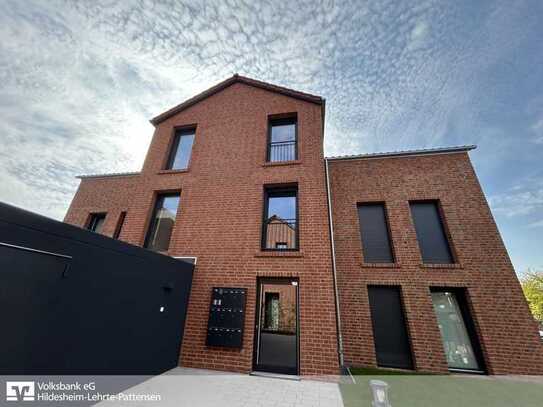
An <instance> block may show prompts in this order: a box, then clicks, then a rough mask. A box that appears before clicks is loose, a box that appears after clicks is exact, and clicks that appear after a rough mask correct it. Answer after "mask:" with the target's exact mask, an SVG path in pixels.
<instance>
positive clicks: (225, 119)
mask: <svg viewBox="0 0 543 407" xmlns="http://www.w3.org/2000/svg"><path fill="white" fill-rule="evenodd" d="M284 113H296V114H297V118H298V158H299V159H298V160H297V161H295V162H291V163H290V164H288V165H285V164H284V163H280V164H275V165H274V164H269V163H266V146H267V134H268V116H270V115H277V114H284ZM321 115H322V111H321V105H319V104H317V103H310V102H306V101H302V100H298V99H295V98H292V97H289V96H286V95H282V94H278V93H275V92H270V91H268V90H264V89H261V88H257V87H253V86H248V85H246V84H243V83H234V84H232V85H231V86H229V87H227V88H225V89H224V90H222V91H221V92H218V93H215V94H214V95H212V96H210V97H208V98H206V99H204V100H202V101H200V102H199V103H197V104H194V105H192V106H190V107H189V108H187V109H185V110H183V111H181V112H180V113H178V114H176V115H174V116H172V117H170V118H168V119H167V120H165V121H163V122H161V123H160V124H158V125H157V127H156V131H155V134H154V136H153V139H152V142H151V145H150V147H149V151H148V154H147V157H146V159H145V163H144V165H143V169H142V171H141V174H139V175H132V176H124V177H122V176H121V177H105V178H86V179H83V180H82V182H81V185H80V187H79V190H78V192H77V194H76V196H75V198H74V200H73V202H72V205H71V206H70V209H69V210H68V214H67V215H66V219H65V221H66V222H69V223H72V224H75V225H79V226H83V225H84V224H85V222H86V220H87V218H88V216H89V213H90V212H107V214H108V215H107V217H106V223H105V226H104V233H105V234H107V235H110V236H111V235H112V234H113V231H114V229H115V226H116V222H117V219H118V216H119V214H120V212H121V211H123V210H124V211H127V215H126V219H125V224H124V227H123V229H122V231H121V235H120V238H121V239H122V240H124V241H127V242H129V243H133V244H135V245H142V244H143V243H144V239H145V233H146V230H147V227H148V223H149V218H150V216H151V212H152V208H153V203H154V198H155V196H156V193H157V192H162V191H181V201H180V206H179V210H178V213H177V218H176V222H175V227H174V231H173V235H172V238H171V241H170V248H169V250H168V252H167V254H168V255H171V256H195V257H197V258H198V262H197V266H196V269H195V275H194V280H193V288H192V292H191V298H190V305H189V310H188V315H187V322H186V327H185V334H184V340H183V344H182V348H181V363H182V365H183V366H190V367H201V368H210V369H219V370H232V371H241V372H248V371H250V370H251V367H252V358H253V334H254V326H255V324H254V318H255V308H256V302H255V299H256V283H257V277H261V276H269V277H297V278H299V290H300V373H301V374H304V375H305V374H335V373H337V372H338V369H339V366H338V356H337V329H336V314H335V306H334V288H333V275H332V265H331V258H330V236H329V228H328V209H327V195H326V184H325V182H324V160H323V147H322V146H323V129H322V116H321ZM193 124H196V126H197V127H196V136H195V139H194V145H193V149H192V157H191V161H190V165H189V168H188V170H187V171H163V170H162V169H163V168H164V166H165V162H166V159H167V157H168V151H169V148H170V144H171V141H172V137H173V129H174V128H175V127H177V126H185V125H193ZM282 184H297V187H298V206H299V228H300V232H299V240H300V250H299V251H298V252H294V251H293V252H266V251H262V250H260V245H261V228H262V211H263V205H264V187H265V186H266V185H282ZM213 286H223V287H224V286H226V287H230V286H231V287H244V288H247V290H248V298H247V314H246V319H245V333H244V338H243V349H241V351H240V350H229V349H221V348H209V347H206V346H205V338H206V330H207V319H208V312H209V303H210V298H211V288H212V287H213Z"/></svg>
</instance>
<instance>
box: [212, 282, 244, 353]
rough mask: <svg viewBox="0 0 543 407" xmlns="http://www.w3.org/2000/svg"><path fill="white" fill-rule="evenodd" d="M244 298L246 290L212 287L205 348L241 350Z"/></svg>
mask: <svg viewBox="0 0 543 407" xmlns="http://www.w3.org/2000/svg"><path fill="white" fill-rule="evenodd" d="M246 297H247V289H246V288H232V287H213V289H212V291H211V304H210V307H209V320H208V323H207V340H206V345H207V346H224V347H229V348H241V346H242V344H243V325H244V323H245V300H246Z"/></svg>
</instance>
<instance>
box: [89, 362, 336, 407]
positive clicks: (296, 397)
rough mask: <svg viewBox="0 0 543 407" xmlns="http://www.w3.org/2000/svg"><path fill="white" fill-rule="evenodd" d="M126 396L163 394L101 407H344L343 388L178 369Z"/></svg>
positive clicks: (154, 379)
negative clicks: (151, 399) (157, 398)
mask: <svg viewBox="0 0 543 407" xmlns="http://www.w3.org/2000/svg"><path fill="white" fill-rule="evenodd" d="M124 393H139V394H144V393H148V394H160V396H161V401H160V403H158V402H156V401H155V402H151V401H149V402H141V401H138V402H135V401H127V402H119V401H116V402H102V403H100V404H99V405H100V406H111V405H115V406H146V405H149V406H158V405H160V406H177V407H185V406H186V407H200V406H201V407H343V402H342V399H341V393H340V390H339V386H338V385H337V384H335V383H330V382H322V381H313V380H299V381H297V380H288V379H277V378H269V377H258V376H249V375H243V374H231V373H222V372H215V371H209V370H200V369H187V368H175V369H173V370H170V371H169V372H166V373H165V374H162V375H160V376H156V377H154V378H152V379H150V380H148V381H146V382H144V383H141V384H139V385H137V386H134V387H132V388H130V389H127V390H125V391H124Z"/></svg>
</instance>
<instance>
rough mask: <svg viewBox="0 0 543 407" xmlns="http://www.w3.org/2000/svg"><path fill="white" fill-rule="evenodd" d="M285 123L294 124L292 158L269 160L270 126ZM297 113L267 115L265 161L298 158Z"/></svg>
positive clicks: (295, 159)
mask: <svg viewBox="0 0 543 407" xmlns="http://www.w3.org/2000/svg"><path fill="white" fill-rule="evenodd" d="M286 124H294V159H293V160H285V161H271V145H272V127H273V126H284V125H286ZM298 154H299V153H298V114H297V113H286V114H282V115H273V116H268V137H267V143H266V162H267V163H286V162H292V161H297V160H298Z"/></svg>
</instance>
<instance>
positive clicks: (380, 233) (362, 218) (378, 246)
mask: <svg viewBox="0 0 543 407" xmlns="http://www.w3.org/2000/svg"><path fill="white" fill-rule="evenodd" d="M358 221H359V226H360V238H361V240H362V253H363V255H364V262H365V263H393V262H394V256H393V254H392V246H391V244H390V235H389V230H388V222H387V217H386V211H385V205H384V204H382V203H371V204H362V205H358Z"/></svg>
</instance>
